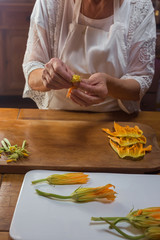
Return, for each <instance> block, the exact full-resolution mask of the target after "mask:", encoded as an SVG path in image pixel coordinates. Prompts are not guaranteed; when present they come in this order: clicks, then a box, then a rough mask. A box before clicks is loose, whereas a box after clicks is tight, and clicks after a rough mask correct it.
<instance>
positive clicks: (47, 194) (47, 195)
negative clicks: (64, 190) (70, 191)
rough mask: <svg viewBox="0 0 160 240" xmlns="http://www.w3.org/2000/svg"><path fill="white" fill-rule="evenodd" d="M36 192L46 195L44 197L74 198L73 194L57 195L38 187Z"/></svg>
mask: <svg viewBox="0 0 160 240" xmlns="http://www.w3.org/2000/svg"><path fill="white" fill-rule="evenodd" d="M36 192H37V193H38V194H39V195H41V196H44V197H48V198H51V197H53V198H59V199H69V198H72V196H62V195H57V194H54V193H46V192H42V191H40V190H38V189H36Z"/></svg>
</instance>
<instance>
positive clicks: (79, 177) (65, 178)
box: [32, 172, 88, 185]
mask: <svg viewBox="0 0 160 240" xmlns="http://www.w3.org/2000/svg"><path fill="white" fill-rule="evenodd" d="M44 181H46V182H48V183H49V184H53V185H67V184H84V183H87V181H88V175H87V174H84V173H82V172H80V173H65V174H53V175H50V176H48V177H47V178H43V179H38V180H35V181H32V184H36V183H40V182H44Z"/></svg>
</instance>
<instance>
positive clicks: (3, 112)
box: [0, 108, 19, 120]
mask: <svg viewBox="0 0 160 240" xmlns="http://www.w3.org/2000/svg"><path fill="white" fill-rule="evenodd" d="M18 114H19V109H18V108H0V120H11V119H17V118H18Z"/></svg>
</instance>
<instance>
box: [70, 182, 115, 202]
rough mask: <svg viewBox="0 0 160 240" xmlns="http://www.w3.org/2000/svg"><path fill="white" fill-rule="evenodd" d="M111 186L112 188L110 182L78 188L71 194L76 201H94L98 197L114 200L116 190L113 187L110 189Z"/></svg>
mask: <svg viewBox="0 0 160 240" xmlns="http://www.w3.org/2000/svg"><path fill="white" fill-rule="evenodd" d="M111 187H113V188H114V186H113V185H112V184H107V185H105V186H102V187H96V188H78V189H76V190H75V191H74V192H73V193H72V194H71V196H72V198H73V199H74V200H75V201H78V202H88V201H94V200H96V199H98V198H105V199H107V200H109V201H114V199H115V198H116V196H115V194H116V192H115V191H114V190H113V189H110V188H111Z"/></svg>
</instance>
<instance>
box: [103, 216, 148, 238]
mask: <svg viewBox="0 0 160 240" xmlns="http://www.w3.org/2000/svg"><path fill="white" fill-rule="evenodd" d="M101 219H102V220H104V221H105V222H107V223H108V224H109V225H110V227H111V228H113V229H115V230H116V231H117V232H118V233H120V234H121V235H122V236H123V237H125V238H126V239H129V240H139V239H142V238H144V237H145V235H144V234H143V235H139V236H130V235H128V234H126V233H125V232H123V231H122V230H120V229H119V228H118V227H117V226H115V225H114V223H111V222H109V221H108V220H107V219H106V218H101Z"/></svg>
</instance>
